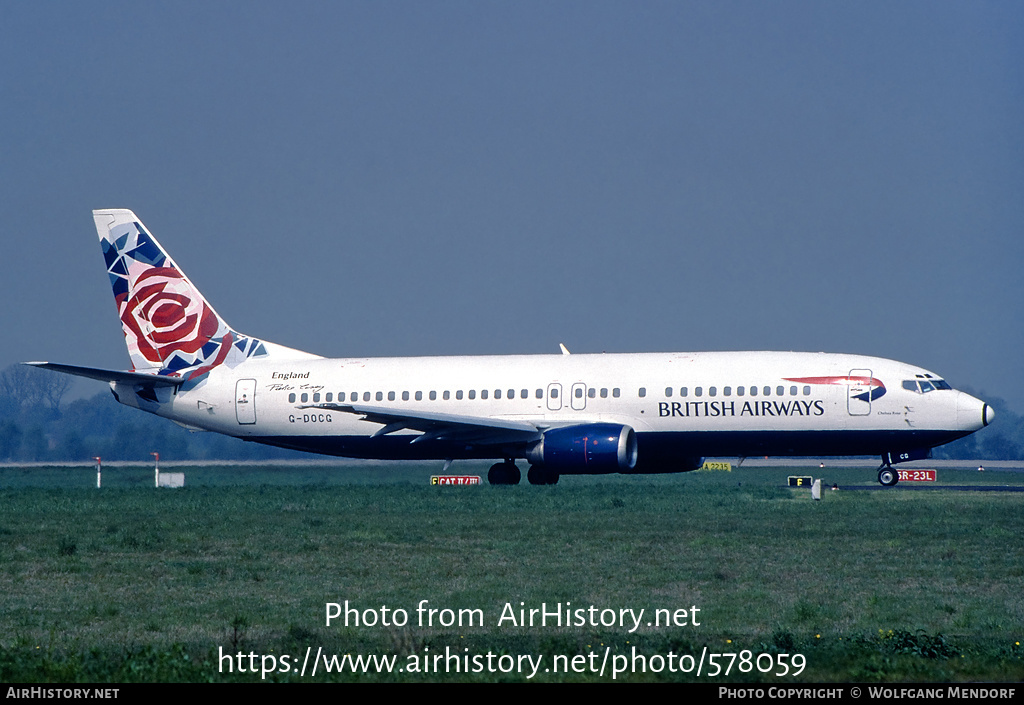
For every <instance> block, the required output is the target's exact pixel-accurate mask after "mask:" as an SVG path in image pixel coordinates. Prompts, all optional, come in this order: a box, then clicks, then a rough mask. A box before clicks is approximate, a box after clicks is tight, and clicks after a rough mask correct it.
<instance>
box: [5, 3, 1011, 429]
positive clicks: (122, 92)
mask: <svg viewBox="0 0 1024 705" xmlns="http://www.w3.org/2000/svg"><path fill="white" fill-rule="evenodd" d="M0 66H3V67H4V68H3V71H2V72H0V180H2V191H0V209H2V222H3V226H2V228H3V234H2V237H3V243H4V254H5V256H4V257H3V258H2V260H0V261H2V263H0V275H2V276H0V287H2V294H3V300H4V302H5V303H4V305H3V309H2V310H3V330H4V331H5V335H4V336H3V337H2V338H0V368H2V367H5V366H7V365H8V364H11V363H14V362H18V361H24V360H52V361H59V362H69V363H74V364H84V365H93V366H100V367H116V368H125V367H127V366H128V365H129V361H128V357H127V354H126V352H125V349H124V345H123V340H122V337H121V333H120V326H119V322H118V320H117V316H116V311H115V308H114V304H113V299H112V295H111V292H110V289H109V285H108V283H107V280H106V276H105V274H104V271H103V266H102V257H101V255H100V249H99V246H98V244H97V239H96V235H95V231H94V229H93V224H92V219H91V216H90V211H91V210H92V209H93V208H111V207H114V208H131V209H133V210H134V211H135V212H136V213H137V214H138V215H139V216H140V218H141V219H142V220H143V222H145V223H146V224H147V226H148V227H149V228H150V229H151V230H152V231H153V232H154V234H156V236H157V237H158V238H159V239H160V240H161V242H162V243H163V245H164V246H165V247H166V248H167V250H168V251H169V252H170V253H171V255H172V256H173V257H174V259H175V260H176V261H177V262H178V264H179V265H180V266H181V267H182V268H183V269H184V270H185V271H186V272H187V273H188V275H189V277H190V278H191V279H192V280H193V281H194V282H195V283H196V284H197V285H198V286H199V287H200V288H201V289H202V290H203V292H204V293H205V294H206V296H207V298H208V299H209V300H210V302H211V303H212V304H213V305H214V307H216V309H217V310H218V312H219V313H220V314H221V315H222V316H223V317H224V318H225V319H226V320H227V321H228V322H229V323H230V324H231V325H232V326H233V327H235V328H237V329H238V330H240V331H243V332H245V333H248V334H251V335H256V336H259V337H262V338H264V339H267V340H271V341H274V342H278V343H281V344H285V345H289V346H291V347H297V348H301V349H305V350H309V351H311V352H315V353H319V354H322V355H328V356H341V355H345V356H348V355H419V354H429V355H435V354H437V355H444V354H464V353H468V354H484V353H536V352H543V353H550V352H556V351H557V348H558V343H559V342H565V343H566V344H567V345H568V347H569V348H570V349H571V350H573V351H575V352H594V351H602V350H607V351H609V352H611V351H659V350H680V351H688V350H716V349H729V350H741V349H784V350H790V349H795V350H827V351H840V352H856V353H865V354H871V355H879V356H883V357H890V358H895V359H899V360H904V361H906V362H911V363H915V364H919V365H922V366H924V367H927V368H929V369H932V370H934V371H935V372H938V373H939V374H942V375H944V376H945V377H946V378H947V379H948V380H949V381H950V382H951V383H952V384H953V385H954V386H960V387H963V386H967V387H970V388H973V389H974V390H976V391H978V392H981V393H983V394H985V395H988V396H998V397H1002V398H1004V399H1005V400H1006V401H1007V402H1009V403H1010V405H1011V407H1013V408H1014V409H1016V410H1017V411H1018V412H1019V411H1021V410H1024V369H1022V368H1024V366H1022V365H1021V364H1020V359H1021V351H1022V350H1024V316H1022V314H1021V310H1022V304H1024V283H1022V276H1021V270H1022V264H1024V228H1022V225H1024V5H1022V4H1021V3H1019V2H988V3H986V2H971V3H966V2H955V3H949V2H922V3H917V2H900V3H890V2H858V3H819V2H772V3H762V2H683V1H677V2H665V3H660V2H644V3H625V2H616V3H609V2H589V1H588V2H514V3H513V2H507V3H502V2H422V3H421V2H373V3H369V2H358V3H356V2H315V3H311V2H288V3H283V2H282V3H267V2H216V3H207V2H202V3H200V2H196V3H191V2H174V3H127V2H124V3H122V2H90V3H80V2H79V3H72V2H40V3H8V4H6V5H5V8H4V22H3V23H2V24H0ZM101 389H102V386H101V385H99V384H95V385H89V386H88V387H85V388H84V389H83V390H82V393H94V392H96V391H100V390H101Z"/></svg>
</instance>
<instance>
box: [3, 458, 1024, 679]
mask: <svg viewBox="0 0 1024 705" xmlns="http://www.w3.org/2000/svg"><path fill="white" fill-rule="evenodd" d="M174 470H175V471H181V468H174ZM438 470H439V468H438V467H435V466H434V465H430V466H425V465H424V466H420V465H411V466H410V465H405V466H400V467H399V468H394V467H392V466H388V465H386V464H372V465H346V466H343V467H342V469H329V468H322V467H314V468H308V467H299V468H295V467H289V468H275V467H273V466H266V467H253V468H250V467H240V468H225V467H196V468H188V469H185V470H184V471H185V472H186V483H187V486H186V487H185V488H183V489H176V490H168V489H162V490H159V491H158V490H155V489H154V488H153V487H152V471H151V470H147V469H145V468H139V467H136V468H111V469H105V470H104V488H103V489H102V490H96V488H95V486H94V485H95V472H94V471H92V470H89V469H51V468H32V469H21V468H7V469H2V470H0V679H3V680H7V681H33V680H43V681H45V680H51V681H56V680H60V681H74V680H78V681H115V682H125V681H132V680H143V681H145V680H252V679H253V678H254V677H253V676H252V675H251V674H248V673H246V674H241V675H240V674H238V673H233V674H226V673H220V672H219V671H218V667H217V663H218V662H217V656H218V653H220V652H219V651H218V648H219V647H221V648H223V649H224V651H225V652H227V653H236V652H237V651H239V650H243V651H244V652H245V653H249V652H250V651H252V652H254V653H257V654H271V653H272V654H275V655H277V656H280V655H283V654H288V655H293V656H296V657H298V656H301V654H304V653H305V650H306V647H310V646H311V647H312V650H313V652H315V651H316V649H317V648H318V647H322V648H323V649H324V651H325V652H328V653H337V654H345V653H352V654H359V653H362V654H366V653H387V654H398V655H399V656H400V657H402V658H405V657H406V656H407V655H409V654H417V655H422V654H424V653H427V652H426V651H425V649H427V648H429V649H430V651H429V653H434V654H437V653H439V652H443V651H444V649H445V647H449V648H450V649H455V650H456V651H457V652H458V653H466V652H465V651H463V650H464V649H469V652H468V653H470V654H477V653H483V654H485V653H487V652H488V651H491V652H492V653H494V654H511V655H515V654H526V653H529V654H544V655H545V658H546V659H550V658H551V657H553V656H554V655H555V654H563V655H568V657H569V658H571V657H572V656H574V655H578V654H583V655H587V654H589V653H590V652H591V651H598V652H599V653H601V654H603V653H604V649H605V648H606V647H607V648H609V649H610V650H611V653H612V654H620V655H621V654H628V653H630V649H631V648H633V647H636V648H638V649H639V650H640V651H641V652H642V653H644V654H647V655H651V654H655V653H661V654H667V653H668V652H669V651H672V652H673V653H675V654H676V655H679V654H682V653H691V654H695V655H696V656H698V657H699V655H700V653H701V651H702V650H703V648H704V647H705V646H707V647H708V650H709V652H730V651H732V652H735V651H740V650H743V649H749V650H752V651H753V652H754V653H755V654H756V653H759V652H769V653H773V654H775V653H780V652H788V653H801V654H803V655H805V656H806V658H807V668H806V670H805V671H804V672H803V673H802V674H801V675H800V677H799V679H798V680H808V681H850V680H859V681H865V680H867V681H886V680H927V681H941V680H1020V679H1022V678H1024V662H1022V660H1021V658H1022V656H1024V650H1022V649H1021V647H1020V646H1019V644H1018V642H1020V641H1022V640H1024V599H1022V597H1021V596H1022V595H1024V547H1022V545H1021V541H1020V536H1021V534H1022V530H1024V513H1022V511H1021V510H1022V504H1024V494H1016V493H989V492H952V491H932V492H906V491H899V490H895V491H876V492H846V491H838V492H831V491H827V492H826V493H825V497H824V499H823V500H822V501H821V502H813V501H811V499H810V492H809V490H790V489H787V488H784V487H782V485H783V484H784V483H785V477H786V475H788V474H794V473H793V471H791V470H786V469H738V470H734V471H733V472H731V473H689V474H685V475H673V476H641V477H621V476H607V477H566V478H563V479H562V481H561V483H560V484H559V485H557V486H554V487H532V486H529V485H525V484H524V485H520V486H518V487H490V486H481V487H463V488H458V487H431V486H429V485H428V484H427V479H428V477H429V475H430V474H431V473H432V472H433V473H436V472H438ZM458 471H459V472H471V473H474V474H485V472H486V465H480V466H476V465H473V464H468V463H467V464H463V466H462V467H459V468H458ZM796 474H803V473H802V472H801V473H796ZM810 474H817V473H810ZM976 475H977V473H973V472H966V471H965V472H960V473H958V472H957V471H940V478H941V479H942V480H943V482H946V483H948V484H968V483H970V482H977V477H976ZM986 475H987V477H985V478H984V479H985V480H986V481H987V483H990V484H996V481H998V483H999V484H1005V483H1008V482H1018V483H1024V477H1021V476H1019V475H1015V474H1012V473H998V474H997V473H991V474H990V473H986ZM997 475H998V477H997ZM824 477H825V480H826V483H827V484H831V483H832V482H838V483H839V484H840V485H849V484H872V483H873V481H874V473H873V472H871V471H864V470H853V469H838V470H831V469H827V470H826V471H825V473H824ZM345 600H348V601H349V603H350V604H352V605H355V606H357V607H358V608H359V609H360V610H363V609H375V610H379V609H380V607H381V606H382V605H386V606H387V607H389V608H390V609H397V608H402V609H405V610H406V611H407V612H408V613H409V615H410V624H409V625H407V626H405V627H393V628H385V627H381V626H375V627H358V628H355V627H347V628H346V627H344V626H343V625H341V623H340V620H338V621H335V622H334V624H333V625H332V626H330V627H327V626H325V603H328V602H338V603H343V602H344V601H345ZM421 600H429V606H431V607H434V608H437V609H441V608H450V609H459V608H466V609H479V610H481V611H482V612H483V614H484V616H485V620H486V621H485V625H484V626H483V627H479V626H473V627H466V628H463V629H459V628H457V627H451V628H445V627H440V626H434V627H421V626H419V625H416V624H415V620H416V612H415V609H416V606H417V604H418V603H419V602H420V601H421ZM520 602H524V603H526V607H527V608H530V607H537V608H539V607H540V606H541V603H547V605H549V606H551V605H553V604H555V603H559V602H561V603H563V604H564V603H565V602H571V603H572V606H573V607H582V608H586V607H589V606H590V605H594V606H596V607H598V608H601V609H604V608H614V609H616V610H618V609H619V608H633V609H635V610H639V609H641V608H643V609H644V610H646V613H645V615H649V614H650V613H651V611H652V610H654V609H658V608H664V609H670V610H676V609H687V608H690V607H692V606H696V607H698V608H699V609H700V612H699V613H698V621H700V626H686V627H672V628H657V629H656V628H648V627H646V626H644V627H641V629H639V630H637V631H636V632H635V633H633V634H630V633H627V631H626V630H624V629H619V628H605V627H600V626H599V627H590V626H583V627H576V626H571V627H564V626H563V627H561V628H559V627H555V626H550V625H549V626H547V627H539V626H535V627H533V628H529V627H525V628H523V627H512V626H509V625H505V626H502V627H498V626H497V625H496V622H497V619H498V617H499V616H500V615H501V613H502V609H503V608H504V606H505V604H506V603H511V604H512V605H513V606H514V607H515V608H517V609H518V607H519V603H520ZM644 621H645V622H646V621H647V620H646V618H645V620H644ZM547 665H550V663H549V662H548V663H547ZM274 677H275V678H276V679H280V678H289V679H293V680H299V678H298V676H297V675H296V674H290V673H286V674H275V675H274ZM622 677H623V676H620V678H622ZM757 678H760V679H761V680H763V681H769V682H781V681H785V682H789V681H791V680H792V678H785V679H777V678H774V677H773V676H770V675H761V676H758V674H757V672H756V669H755V670H754V671H753V672H751V673H746V674H743V673H739V672H735V671H734V672H733V673H731V674H730V676H729V677H728V678H727V679H725V680H728V681H734V682H735V681H741V680H755V679H757ZM255 679H257V680H258V679H259V675H258V674H257V675H256V676H255ZM353 679H355V678H354V677H353V676H352V675H351V674H348V675H344V676H343V675H340V674H330V675H327V676H323V675H321V674H318V675H317V677H316V680H353ZM359 679H363V680H391V679H396V680H401V679H406V680H415V681H422V680H439V679H440V680H444V679H452V680H498V679H502V680H504V679H509V680H517V679H521V677H520V676H516V675H515V674H511V675H509V676H502V675H500V674H499V675H489V674H470V675H466V674H458V675H454V674H453V675H450V676H445V675H444V674H440V675H438V674H433V673H431V674H429V675H424V674H415V675H411V674H394V675H389V676H386V677H385V676H377V675H364V676H361V677H360V678H359ZM538 679H540V680H598V679H599V678H598V676H596V675H593V674H586V673H581V674H569V675H563V674H552V673H544V672H542V673H540V674H539V675H538ZM626 679H627V680H707V679H706V678H703V679H697V678H696V677H695V675H694V674H690V675H686V674H679V673H669V672H667V671H666V672H662V673H660V674H651V673H647V674H632V675H629V676H627V677H626ZM306 680H310V678H309V676H307V677H306ZM603 680H610V676H609V675H607V674H606V675H605V676H604V678H603ZM715 680H722V679H721V678H719V679H715Z"/></svg>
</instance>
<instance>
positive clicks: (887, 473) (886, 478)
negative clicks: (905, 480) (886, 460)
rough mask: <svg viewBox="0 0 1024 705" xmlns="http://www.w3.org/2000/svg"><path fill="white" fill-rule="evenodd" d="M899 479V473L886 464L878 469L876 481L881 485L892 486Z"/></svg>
mask: <svg viewBox="0 0 1024 705" xmlns="http://www.w3.org/2000/svg"><path fill="white" fill-rule="evenodd" d="M899 481H900V474H899V473H898V472H896V471H895V470H893V469H892V468H891V467H889V466H888V465H886V466H885V467H884V468H882V469H881V470H879V471H878V482H879V484H881V485H882V486H883V487H892V486H893V485H895V484H896V483H897V482H899Z"/></svg>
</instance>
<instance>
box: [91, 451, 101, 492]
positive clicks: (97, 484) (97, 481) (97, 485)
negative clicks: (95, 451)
mask: <svg viewBox="0 0 1024 705" xmlns="http://www.w3.org/2000/svg"><path fill="white" fill-rule="evenodd" d="M93 460H95V461H96V489H99V488H100V473H101V470H102V467H103V458H100V457H96V458H93Z"/></svg>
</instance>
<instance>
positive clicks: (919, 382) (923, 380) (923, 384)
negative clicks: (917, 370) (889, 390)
mask: <svg viewBox="0 0 1024 705" xmlns="http://www.w3.org/2000/svg"><path fill="white" fill-rule="evenodd" d="M903 388H904V389H906V390H907V391H910V392H917V393H918V394H927V393H928V392H934V391H935V390H937V389H952V387H950V386H949V383H948V382H946V381H945V380H942V379H939V378H937V377H933V376H932V375H917V379H906V380H903Z"/></svg>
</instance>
